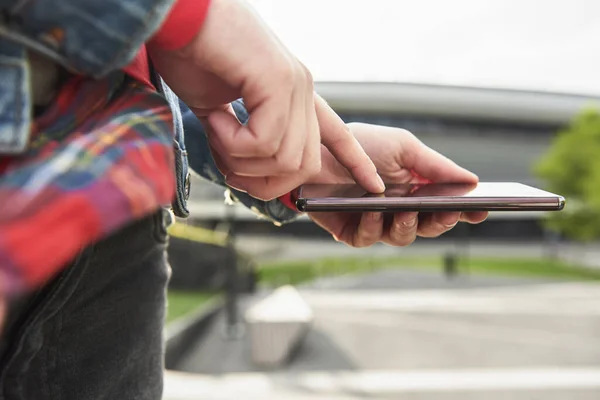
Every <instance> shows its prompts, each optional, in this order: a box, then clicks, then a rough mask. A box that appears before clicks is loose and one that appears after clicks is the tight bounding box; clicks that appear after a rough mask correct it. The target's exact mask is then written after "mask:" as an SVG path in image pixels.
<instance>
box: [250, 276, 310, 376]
mask: <svg viewBox="0 0 600 400" xmlns="http://www.w3.org/2000/svg"><path fill="white" fill-rule="evenodd" d="M313 318H314V317H313V312H312V309H311V308H310V306H309V305H308V303H307V302H306V301H304V299H303V298H302V297H301V296H300V294H299V293H298V291H297V290H296V289H295V288H294V287H292V286H283V287H281V288H279V289H277V290H275V291H274V292H273V294H271V295H270V296H268V297H266V298H265V299H263V300H262V301H260V302H259V303H258V304H256V305H254V306H253V307H251V308H250V309H249V310H248V311H247V312H246V322H247V324H248V333H249V339H250V353H251V357H252V362H253V363H254V364H256V365H260V366H263V367H275V366H278V365H281V364H283V363H285V362H286V361H287V360H288V359H289V357H290V355H291V354H292V352H293V351H294V350H295V349H296V348H298V346H300V345H301V344H302V342H303V341H304V338H305V337H306V334H307V333H308V330H309V329H310V326H311V325H312V322H313Z"/></svg>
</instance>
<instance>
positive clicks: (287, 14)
mask: <svg viewBox="0 0 600 400" xmlns="http://www.w3.org/2000/svg"><path fill="white" fill-rule="evenodd" d="M252 2H253V3H254V5H255V6H256V7H257V8H258V10H259V12H260V13H261V14H262V16H263V18H265V19H266V20H267V22H268V23H269V25H270V26H271V27H272V28H273V29H274V30H275V31H276V32H277V33H278V35H279V36H280V38H281V39H282V40H283V41H284V43H286V44H287V45H288V47H290V48H291V49H292V50H293V52H294V53H295V54H296V55H297V56H298V57H299V58H300V59H301V60H302V61H303V62H304V63H305V64H306V65H307V66H308V67H309V68H310V69H311V71H312V72H313V74H314V77H315V79H316V80H317V81H386V82H413V83H432V84H450V85H465V86H485V87H498V88H512V89H532V90H542V91H558V92H572V93H581V94H593V95H600V0H546V1H544V0H412V1H407V0H370V1H369V0H252Z"/></svg>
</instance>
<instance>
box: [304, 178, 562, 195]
mask: <svg viewBox="0 0 600 400" xmlns="http://www.w3.org/2000/svg"><path fill="white" fill-rule="evenodd" d="M299 196H300V197H302V198H331V197H337V198H346V199H351V198H368V197H386V198H394V197H432V196H444V197H447V196H452V197H454V196H456V197H485V198H488V197H556V196H557V195H555V194H552V193H549V192H546V191H544V190H540V189H537V188H534V187H531V186H527V185H523V184H521V183H514V182H481V183H478V184H472V183H426V184H387V185H386V191H385V192H384V193H381V194H373V193H367V192H366V191H365V190H364V189H363V188H362V187H360V186H358V185H355V184H341V185H328V184H316V185H304V186H302V190H301V191H300V193H299Z"/></svg>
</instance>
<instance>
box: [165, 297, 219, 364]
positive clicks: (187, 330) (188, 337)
mask: <svg viewBox="0 0 600 400" xmlns="http://www.w3.org/2000/svg"><path fill="white" fill-rule="evenodd" d="M222 308H223V299H222V298H221V297H219V296H215V297H214V298H213V299H211V300H209V301H208V303H206V304H204V305H203V306H202V307H199V308H198V310H196V311H195V312H192V313H189V314H187V315H184V316H183V317H181V318H179V319H176V320H175V321H173V322H171V323H169V324H168V325H167V326H166V328H165V367H166V368H167V369H177V366H178V364H179V363H180V362H181V360H182V359H183V357H184V356H185V355H186V351H188V350H189V348H190V346H191V345H192V344H193V343H195V342H197V341H198V339H199V338H200V337H202V335H203V334H204V332H205V330H206V329H207V328H208V327H209V326H210V324H211V323H212V321H213V319H214V317H215V316H216V315H217V314H218V313H219V311H220V310H221V309H222Z"/></svg>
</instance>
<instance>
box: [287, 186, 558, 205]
mask: <svg viewBox="0 0 600 400" xmlns="http://www.w3.org/2000/svg"><path fill="white" fill-rule="evenodd" d="M295 196H296V207H297V208H298V210H299V211H302V212H319V211H348V212H363V211H382V212H396V211H420V212H434V211H560V210H562V209H563V208H564V206H565V199H564V198H563V197H562V196H559V195H557V194H554V193H549V192H546V191H544V190H541V189H537V188H534V187H531V186H527V185H524V184H521V183H514V182H480V183H477V184H469V183H427V184H389V185H386V191H385V192H384V193H381V194H372V193H367V192H365V190H364V189H362V188H361V187H360V186H358V185H355V184H339V185H327V184H314V185H304V186H301V187H300V188H299V189H298V190H297V192H296V193H295Z"/></svg>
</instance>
